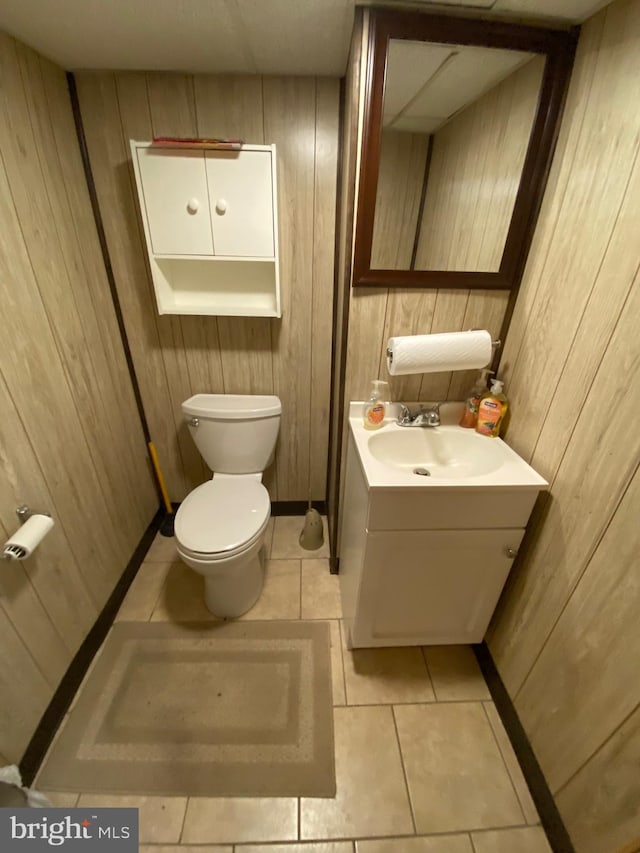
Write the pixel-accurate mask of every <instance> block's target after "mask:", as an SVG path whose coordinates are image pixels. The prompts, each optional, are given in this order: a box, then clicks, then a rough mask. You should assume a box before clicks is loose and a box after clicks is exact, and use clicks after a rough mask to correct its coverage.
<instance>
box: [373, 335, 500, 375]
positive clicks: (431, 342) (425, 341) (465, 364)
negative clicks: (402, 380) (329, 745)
mask: <svg viewBox="0 0 640 853" xmlns="http://www.w3.org/2000/svg"><path fill="white" fill-rule="evenodd" d="M491 356H492V348H491V335H490V334H489V332H487V330H486V329H476V330H474V331H472V332H445V333H444V334H438V335H405V336H404V337H397V338H389V342H388V344H387V369H388V371H389V373H390V374H391V376H404V375H405V374H407V373H439V372H440V371H446V370H471V369H473V368H475V367H478V368H479V367H486V366H487V364H489V362H490V361H491Z"/></svg>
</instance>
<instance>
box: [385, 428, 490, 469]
mask: <svg viewBox="0 0 640 853" xmlns="http://www.w3.org/2000/svg"><path fill="white" fill-rule="evenodd" d="M368 445H369V452H370V453H371V455H372V456H373V457H374V459H377V460H378V461H379V462H382V463H383V464H384V465H391V466H393V467H394V468H401V469H403V470H406V471H410V472H411V473H414V474H417V475H418V476H423V477H446V478H448V479H451V478H453V479H461V478H469V477H481V476H484V475H486V474H491V472H492V471H497V470H498V468H500V467H502V465H503V464H504V462H505V455H504V453H503V452H501V448H500V447H499V445H497V444H496V443H495V442H494V441H492V440H491V439H487V438H486V437H485V436H482V435H478V434H477V433H476V432H475V431H473V430H467V429H461V428H460V427H457V426H440V427H398V428H397V429H395V430H391V431H388V430H387V431H382V432H379V433H375V434H374V435H372V436H371V437H370V438H369V441H368Z"/></svg>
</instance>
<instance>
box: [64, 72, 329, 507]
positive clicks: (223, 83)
mask: <svg viewBox="0 0 640 853" xmlns="http://www.w3.org/2000/svg"><path fill="white" fill-rule="evenodd" d="M77 85H78V92H79V98H80V104H81V113H82V118H83V122H84V125H85V131H86V136H87V142H88V147H89V154H90V159H91V165H92V169H93V174H94V177H95V182H96V187H97V192H98V198H99V203H100V208H101V211H102V216H103V218H104V224H105V231H106V236H107V242H108V245H109V252H110V255H111V261H112V264H113V269H114V273H115V278H116V285H117V289H118V294H119V297H120V300H121V303H122V307H123V314H124V322H125V325H126V329H127V336H128V338H129V342H130V345H131V351H132V355H133V360H134V364H135V370H136V374H137V376H138V380H139V383H140V390H141V394H142V399H143V402H144V408H145V412H146V415H147V418H148V421H149V427H150V431H151V436H152V438H153V440H154V441H155V442H156V446H157V447H158V453H159V456H160V462H161V465H162V467H163V470H164V473H165V476H166V478H167V482H168V487H169V492H170V494H171V498H172V500H174V501H178V500H182V498H184V497H185V495H186V494H187V493H188V492H189V491H190V490H191V489H192V488H194V486H196V485H197V484H199V483H201V482H203V480H204V479H206V477H207V476H210V474H209V473H208V471H207V470H206V469H205V467H204V465H203V463H202V461H201V459H200V456H199V454H198V452H197V450H196V448H195V446H194V445H193V442H192V440H191V438H190V436H189V434H188V431H187V429H186V426H185V425H184V423H183V421H182V417H181V411H180V404H181V402H182V401H183V400H185V399H186V398H187V397H189V396H191V395H192V394H195V393H199V392H213V393H230V394H234V393H235V394H244V393H256V394H274V393H275V394H278V396H279V397H280V398H281V400H282V406H283V409H282V421H281V429H280V439H279V443H278V447H277V452H276V459H275V463H274V465H273V466H272V467H271V468H270V469H269V471H268V472H267V473H266V475H265V483H266V485H267V487H268V488H269V491H270V494H271V497H272V499H274V500H281V501H282V500H306V499H307V498H308V496H309V490H311V491H312V493H313V498H314V499H318V500H324V498H325V497H326V479H327V453H328V437H329V427H328V423H329V385H330V376H331V342H332V310H333V257H334V239H335V207H336V172H337V147H338V118H339V81H338V80H337V79H329V78H318V79H315V78H311V77H307V78H294V77H264V78H262V77H259V76H209V75H195V76H189V75H180V74H163V73H155V72H154V73H149V74H143V73H117V74H110V73H81V74H78V75H77ZM161 135H166V136H227V137H233V138H241V139H244V140H245V141H246V142H254V143H274V142H275V143H276V145H277V158H278V159H277V169H278V218H279V229H280V274H281V293H282V306H283V316H282V319H270V318H259V317H258V318H249V317H179V316H170V315H164V316H159V315H158V312H157V308H156V303H155V297H154V295H153V290H152V284H151V280H150V277H149V272H148V269H147V262H146V251H145V247H144V237H143V233H142V229H141V226H140V222H139V212H138V204H137V198H136V195H135V188H134V183H133V176H132V172H131V169H130V153H129V139H139V140H149V139H151V138H152V136H161Z"/></svg>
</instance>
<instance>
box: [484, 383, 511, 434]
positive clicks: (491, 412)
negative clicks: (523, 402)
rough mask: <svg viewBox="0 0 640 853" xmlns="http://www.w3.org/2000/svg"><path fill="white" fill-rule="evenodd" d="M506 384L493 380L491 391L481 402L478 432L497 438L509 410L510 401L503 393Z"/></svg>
mask: <svg viewBox="0 0 640 853" xmlns="http://www.w3.org/2000/svg"><path fill="white" fill-rule="evenodd" d="M503 388H504V382H502V381H501V380H500V379H492V380H491V389H490V390H489V391H487V393H486V394H485V395H484V397H483V398H482V399H481V400H480V405H479V406H478V422H477V424H476V432H479V433H480V435H488V436H491V437H492V438H497V437H498V436H499V435H500V427H501V426H502V423H503V421H504V416H505V415H506V414H507V409H508V408H509V401H508V400H507V398H506V397H505V395H504V394H503V393H502V389H503Z"/></svg>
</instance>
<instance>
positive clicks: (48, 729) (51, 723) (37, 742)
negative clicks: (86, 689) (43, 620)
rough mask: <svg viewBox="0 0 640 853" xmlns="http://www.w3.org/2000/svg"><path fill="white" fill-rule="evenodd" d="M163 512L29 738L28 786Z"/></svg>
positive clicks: (24, 771)
mask: <svg viewBox="0 0 640 853" xmlns="http://www.w3.org/2000/svg"><path fill="white" fill-rule="evenodd" d="M163 514H164V510H162V509H159V510H158V511H157V513H156V514H155V516H154V517H153V519H152V521H151V523H150V524H149V526H148V527H147V529H146V531H145V532H144V534H143V535H142V538H141V539H140V542H139V543H138V545H137V547H136V549H135V551H134V552H133V554H132V556H131V559H130V560H129V562H128V564H127V567H126V568H125V570H124V572H123V573H122V575H121V576H120V579H119V580H118V582H117V583H116V585H115V588H114V590H113V592H112V593H111V595H110V596H109V599H108V601H107V603H106V604H105V606H104V607H103V608H102V611H101V613H100V615H99V616H98V618H97V619H96V621H95V624H94V626H93V628H92V629H91V630H90V631H89V633H88V634H87V636H86V637H85V639H84V642H83V643H82V645H81V646H80V648H79V649H78V651H77V652H76V654H75V656H74V658H73V660H72V661H71V663H70V664H69V668H68V669H67V671H66V672H65V674H64V675H63V677H62V681H61V682H60V684H59V685H58V689H57V690H56V692H55V693H54V694H53V698H52V699H51V701H50V702H49V705H48V706H47V709H46V711H45V712H44V714H43V715H42V718H41V720H40V722H39V723H38V727H37V728H36V730H35V732H34V733H33V737H32V738H31V740H30V741H29V745H28V746H27V748H26V750H25V753H24V755H23V756H22V761H21V762H20V773H21V775H22V781H23V783H24V785H25V786H27V787H29V786H30V785H32V784H33V780H34V779H35V777H36V773H37V772H38V770H39V769H40V764H41V763H42V761H43V759H44V757H45V755H46V754H47V750H48V749H49V747H50V746H51V743H52V741H53V738H54V737H55V734H56V732H57V731H58V728H59V726H60V724H61V723H62V721H63V719H64V716H65V714H66V713H67V711H68V710H69V707H70V705H71V702H72V701H73V697H74V696H75V695H76V693H77V691H78V688H79V687H80V685H81V684H82V680H83V678H84V677H85V675H86V674H87V671H88V669H89V667H90V666H91V662H92V660H93V659H94V657H95V656H96V654H97V653H98V650H99V648H100V646H101V645H102V643H103V642H104V639H105V637H106V636H107V634H108V632H109V628H111V626H112V624H113V620H114V619H115V617H116V614H117V612H118V610H119V609H120V605H121V604H122V602H123V601H124V597H125V595H126V594H127V591H128V590H129V587H130V586H131V584H132V583H133V579H134V578H135V576H136V574H137V572H138V569H139V568H140V566H141V565H142V561H143V560H144V558H145V555H146V553H147V551H148V550H149V546H150V545H151V543H152V542H153V539H154V537H155V535H156V533H157V531H158V528H159V526H160V522H161V521H162V517H163Z"/></svg>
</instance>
